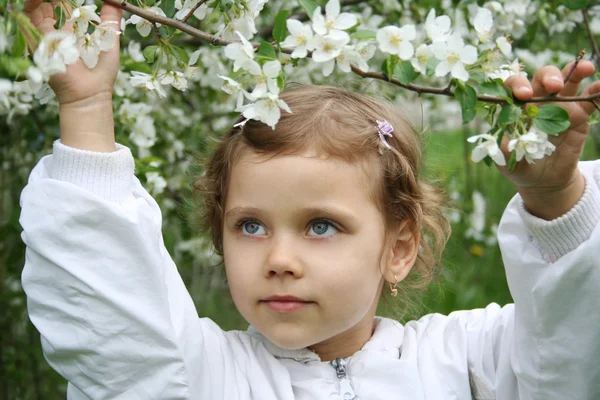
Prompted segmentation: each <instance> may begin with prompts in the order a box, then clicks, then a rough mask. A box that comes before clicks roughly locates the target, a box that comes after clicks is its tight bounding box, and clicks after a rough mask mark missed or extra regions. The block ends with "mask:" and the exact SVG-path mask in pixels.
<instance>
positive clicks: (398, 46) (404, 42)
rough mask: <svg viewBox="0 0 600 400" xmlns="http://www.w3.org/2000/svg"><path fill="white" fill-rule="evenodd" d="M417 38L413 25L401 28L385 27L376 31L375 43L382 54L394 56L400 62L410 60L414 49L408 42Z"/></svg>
mask: <svg viewBox="0 0 600 400" xmlns="http://www.w3.org/2000/svg"><path fill="white" fill-rule="evenodd" d="M416 37H417V31H416V29H415V26H414V25H404V26H403V27H402V28H398V27H397V26H392V25H390V26H386V27H384V28H381V29H379V30H378V31H377V42H378V43H379V49H380V50H381V51H383V52H384V53H388V54H395V55H397V56H398V57H400V58H401V59H402V60H408V59H410V58H411V57H412V56H413V54H414V52H415V49H414V47H413V45H412V43H411V42H410V41H411V40H415V38H416Z"/></svg>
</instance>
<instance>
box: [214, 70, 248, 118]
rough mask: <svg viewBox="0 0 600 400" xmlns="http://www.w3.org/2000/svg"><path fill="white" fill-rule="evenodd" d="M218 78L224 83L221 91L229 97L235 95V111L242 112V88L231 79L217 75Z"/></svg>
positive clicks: (244, 93) (243, 93)
mask: <svg viewBox="0 0 600 400" xmlns="http://www.w3.org/2000/svg"><path fill="white" fill-rule="evenodd" d="M217 76H218V77H219V78H221V79H223V80H224V81H225V83H224V84H223V86H221V90H223V91H224V92H225V93H227V94H230V95H236V94H237V100H236V107H235V111H242V105H243V103H244V95H246V92H245V91H244V89H243V88H242V85H240V83H239V82H237V81H236V80H234V79H231V78H229V77H227V76H222V75H217Z"/></svg>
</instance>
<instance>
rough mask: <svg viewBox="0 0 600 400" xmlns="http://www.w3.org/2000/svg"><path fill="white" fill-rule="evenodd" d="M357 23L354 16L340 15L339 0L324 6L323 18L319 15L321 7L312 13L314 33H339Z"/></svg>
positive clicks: (331, 1) (330, 0)
mask: <svg viewBox="0 0 600 400" xmlns="http://www.w3.org/2000/svg"><path fill="white" fill-rule="evenodd" d="M357 23H358V18H356V15H354V14H351V13H341V14H340V2H339V0H329V1H328V2H327V4H326V5H325V17H323V15H322V14H321V7H317V8H316V9H315V11H314V12H313V16H312V26H313V29H314V31H315V33H317V34H319V35H327V34H332V33H336V32H341V31H344V30H346V29H350V28H352V27H353V26H354V25H356V24H357Z"/></svg>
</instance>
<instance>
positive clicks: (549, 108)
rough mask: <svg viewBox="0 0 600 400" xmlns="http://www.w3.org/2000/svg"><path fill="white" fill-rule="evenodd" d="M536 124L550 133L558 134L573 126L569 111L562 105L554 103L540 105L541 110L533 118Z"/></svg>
mask: <svg viewBox="0 0 600 400" xmlns="http://www.w3.org/2000/svg"><path fill="white" fill-rule="evenodd" d="M533 123H534V124H535V126H536V127H537V128H538V129H539V130H541V131H543V132H546V133H547V134H548V135H558V134H559V133H561V132H564V131H565V130H566V129H568V128H569V126H571V121H569V113H568V112H567V111H566V110H565V109H564V108H562V107H559V106H555V105H554V104H545V105H543V106H541V107H540V112H539V113H538V115H537V116H535V117H534V118H533Z"/></svg>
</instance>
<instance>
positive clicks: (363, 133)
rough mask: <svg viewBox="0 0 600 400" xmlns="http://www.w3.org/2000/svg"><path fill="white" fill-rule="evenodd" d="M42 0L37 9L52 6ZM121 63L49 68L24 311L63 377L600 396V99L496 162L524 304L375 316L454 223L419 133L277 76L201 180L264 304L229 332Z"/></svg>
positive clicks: (228, 254)
mask: <svg viewBox="0 0 600 400" xmlns="http://www.w3.org/2000/svg"><path fill="white" fill-rule="evenodd" d="M40 1H41V0H34V1H32V2H30V3H28V4H29V5H28V7H29V8H28V10H29V11H30V16H31V18H32V21H34V23H37V24H38V26H42V27H43V24H44V23H46V22H44V21H47V19H41V20H40V19H36V15H37V14H36V13H37V12H40V13H41V14H40V15H43V12H42V11H40V10H42V8H43V7H46V6H49V3H43V4H41V5H40V4H39V3H40ZM50 15H52V14H50ZM102 18H103V20H105V21H107V20H111V21H119V20H120V13H119V11H118V10H116V9H114V8H112V7H109V6H105V7H104V9H103V12H102ZM47 26H48V27H50V26H51V24H50V23H48V24H47ZM48 29H50V28H48ZM76 68H79V69H76ZM569 68H570V67H569V66H568V67H567V68H566V69H565V71H568V70H569ZM117 69H118V47H115V49H113V51H111V52H109V53H107V54H105V55H104V58H103V59H102V60H101V67H100V68H96V69H94V70H91V71H88V70H87V69H85V67H82V66H81V65H78V66H77V65H75V66H71V67H70V69H69V70H68V71H67V73H66V74H63V75H57V76H55V77H54V78H53V81H52V86H53V89H54V90H55V92H56V94H57V96H58V99H59V102H60V103H61V108H60V123H61V139H60V141H57V142H56V143H55V145H54V151H53V155H51V156H47V157H45V158H43V159H42V160H41V161H40V162H39V164H38V165H37V166H36V167H35V169H34V170H33V172H32V174H31V178H30V181H29V184H28V186H27V187H26V188H25V190H24V191H23V195H22V200H21V204H22V209H23V210H22V217H21V223H22V226H23V228H24V232H23V240H24V241H25V242H26V244H27V246H28V248H27V261H26V265H25V269H24V271H23V287H24V289H25V291H26V292H27V295H28V306H29V313H30V316H31V320H32V321H33V323H34V324H35V325H36V327H37V328H38V329H39V331H40V333H41V336H42V344H43V348H44V353H45V355H46V358H47V360H48V362H49V363H50V365H51V366H52V367H53V368H54V369H56V370H57V371H58V372H59V373H60V374H61V375H62V376H64V377H65V378H66V379H67V380H68V381H69V387H68V398H70V399H144V400H146V399H215V400H217V399H227V400H231V399H256V400H291V399H393V398H399V399H436V400H437V399H471V398H476V399H499V400H500V399H501V400H515V399H540V400H541V399H544V400H547V399H598V398H600V383H599V382H600V380H598V378H600V364H599V363H598V359H600V342H599V341H598V337H599V333H600V315H599V314H598V311H597V310H598V308H599V306H600V303H599V300H598V296H597V290H598V284H599V283H600V262H599V261H598V254H600V253H598V247H599V246H600V227H599V221H600V190H599V185H600V163H599V162H591V163H580V164H579V165H578V163H577V160H578V157H579V155H580V152H581V149H582V146H583V143H584V140H585V136H586V133H587V131H588V126H587V122H586V121H587V118H588V116H589V115H590V114H591V113H592V112H593V111H594V107H593V105H591V104H588V103H581V104H580V103H568V104H566V103H563V107H565V108H566V109H567V110H568V111H569V113H570V116H571V128H570V129H569V131H567V132H565V133H564V134H563V135H562V136H561V137H560V138H559V141H560V142H561V143H560V145H559V146H558V149H557V150H556V151H555V153H554V154H553V155H552V156H551V157H549V158H547V159H546V160H544V161H538V163H536V164H533V165H526V164H523V165H519V167H518V168H517V169H516V172H515V173H512V174H509V173H508V172H507V171H502V172H503V173H505V174H506V176H507V177H508V179H510V180H511V181H512V182H514V183H515V185H516V187H517V189H518V191H519V193H520V195H518V196H516V197H515V198H514V199H513V200H512V201H511V202H510V204H509V205H508V207H507V210H506V212H505V215H504V217H503V220H502V223H501V225H500V227H499V230H498V235H499V242H500V247H501V249H502V254H503V259H504V262H505V265H506V269H507V275H508V282H509V285H510V288H511V292H512V295H513V298H514V300H515V304H514V305H507V306H505V307H503V308H500V307H499V306H498V305H495V304H492V305H490V306H488V307H487V308H486V309H482V310H472V311H459V312H455V313H452V314H451V315H449V316H442V315H428V316H425V317H423V318H422V319H420V320H418V321H413V322H410V323H408V324H407V325H405V326H402V325H401V324H400V323H398V322H396V321H393V320H390V319H385V318H378V317H375V309H376V305H377V301H378V299H379V297H380V295H381V294H382V292H387V291H389V292H390V293H391V294H392V295H396V294H397V293H398V291H400V293H402V292H403V289H404V288H405V286H404V282H406V280H405V279H407V277H412V279H413V280H414V279H419V278H421V279H427V277H428V275H429V274H430V273H431V270H432V268H433V265H434V262H435V259H436V256H437V255H438V253H439V251H440V249H441V246H443V243H444V242H445V238H446V225H445V224H444V222H443V218H441V217H440V210H439V198H438V196H437V195H436V192H435V190H433V189H432V188H431V187H430V186H427V185H426V184H425V183H424V182H422V180H421V177H420V165H421V155H420V151H419V148H418V140H417V139H416V138H415V136H414V135H413V133H412V131H411V129H410V126H409V125H408V124H407V123H405V122H404V120H403V119H402V117H401V116H399V115H398V114H397V112H396V110H393V109H391V108H390V107H389V106H387V105H385V104H383V103H381V102H378V101H377V100H374V99H371V98H368V97H365V96H362V95H359V94H353V93H346V92H344V91H342V90H339V89H334V88H329V87H300V88H295V89H291V90H288V91H286V92H285V93H284V94H282V97H283V99H284V100H285V101H286V102H287V103H288V105H289V106H290V107H291V109H292V110H293V112H294V113H293V114H287V113H284V114H283V117H282V119H281V120H280V122H279V123H278V124H277V127H276V129H275V130H272V129H271V128H269V127H267V126H265V125H263V124H261V123H258V122H255V121H250V122H248V123H247V124H246V125H245V126H243V127H238V128H234V129H233V130H231V131H230V132H229V133H227V134H226V135H225V137H224V138H223V139H222V141H221V142H220V144H219V145H218V147H217V149H216V151H215V153H214V154H213V156H212V158H211V159H210V161H209V163H208V165H207V170H206V174H205V176H203V177H202V178H201V179H200V180H199V181H198V182H197V188H198V189H200V190H201V191H202V192H203V194H204V199H205V203H204V210H205V217H206V224H207V226H208V227H210V229H211V231H212V235H213V242H214V245H215V248H216V249H217V251H218V252H219V253H220V254H222V256H223V259H224V264H225V268H226V271H227V278H228V281H229V285H230V289H231V294H232V296H233V300H234V302H235V304H236V306H237V308H238V309H239V311H240V312H241V314H242V315H243V316H244V317H245V318H246V319H247V321H248V322H249V323H250V324H251V327H250V328H249V329H248V330H247V331H230V332H224V331H222V330H221V329H220V328H219V327H218V326H217V325H216V324H215V323H214V322H213V321H211V320H208V319H205V318H198V316H197V313H196V310H195V309H194V306H193V303H192V300H191V298H190V297H189V295H188V293H187V291H186V288H185V287H184V285H183V282H182V280H181V278H180V276H179V274H178V272H177V269H176V267H175V265H174V264H173V261H172V260H171V258H170V256H169V254H168V253H167V251H166V249H165V247H164V245H163V241H162V235H161V214H160V210H159V208H158V206H157V204H156V202H155V201H154V200H153V199H152V198H151V197H150V195H149V194H148V193H147V192H146V191H145V190H144V189H143V188H142V186H141V185H140V183H139V181H138V180H137V179H136V178H135V177H134V175H133V165H134V163H133V158H132V156H131V153H130V151H129V150H128V149H127V148H125V147H123V146H121V145H118V144H115V142H114V132H113V125H112V124H113V120H112V108H111V90H112V84H113V83H114V79H115V76H116V71H117ZM74 71H75V72H77V73H75V72H74ZM592 72H593V66H592V64H591V63H590V62H582V63H580V65H579V66H578V67H577V69H576V70H575V72H574V74H573V75H572V77H571V79H570V81H569V82H568V83H566V84H563V82H562V75H561V72H560V71H559V70H558V69H556V68H554V67H545V68H542V69H540V70H539V71H538V72H537V73H536V75H535V77H534V79H533V82H532V84H530V83H529V82H528V81H527V80H525V79H524V78H522V77H515V78H512V79H511V80H510V81H508V85H509V86H510V87H511V88H512V90H513V92H514V93H515V95H516V96H517V97H518V98H519V99H522V100H526V99H527V98H529V97H531V96H532V95H535V96H539V95H544V94H547V93H554V92H557V91H560V92H561V94H562V95H566V96H569V95H575V94H576V93H577V91H578V86H579V82H580V81H581V80H582V79H583V78H584V77H587V76H589V75H591V74H592ZM81 74H84V75H81ZM599 92H600V82H595V83H594V84H593V85H591V86H590V87H589V88H587V89H586V91H585V92H584V95H587V94H594V93H599ZM392 129H393V131H392ZM426 237H427V239H428V240H425V238H426ZM409 274H410V275H409Z"/></svg>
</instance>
